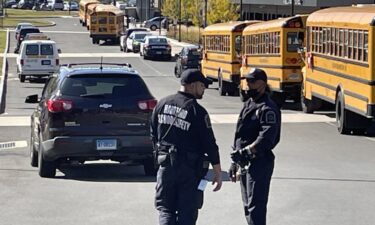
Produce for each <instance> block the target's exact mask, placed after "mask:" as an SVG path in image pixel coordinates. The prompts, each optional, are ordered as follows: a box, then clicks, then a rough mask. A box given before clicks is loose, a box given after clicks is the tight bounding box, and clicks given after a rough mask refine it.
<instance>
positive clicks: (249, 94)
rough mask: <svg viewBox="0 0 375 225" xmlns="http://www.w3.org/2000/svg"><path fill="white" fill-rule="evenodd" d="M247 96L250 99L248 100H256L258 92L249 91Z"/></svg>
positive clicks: (254, 90) (255, 90)
mask: <svg viewBox="0 0 375 225" xmlns="http://www.w3.org/2000/svg"><path fill="white" fill-rule="evenodd" d="M247 95H248V96H249V97H250V98H256V97H257V96H258V95H259V91H258V90H257V89H249V90H248V91H247Z"/></svg>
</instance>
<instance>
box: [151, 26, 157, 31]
mask: <svg viewBox="0 0 375 225" xmlns="http://www.w3.org/2000/svg"><path fill="white" fill-rule="evenodd" d="M157 28H158V27H157V26H156V25H152V26H151V27H150V30H152V31H155V30H156V29H157Z"/></svg>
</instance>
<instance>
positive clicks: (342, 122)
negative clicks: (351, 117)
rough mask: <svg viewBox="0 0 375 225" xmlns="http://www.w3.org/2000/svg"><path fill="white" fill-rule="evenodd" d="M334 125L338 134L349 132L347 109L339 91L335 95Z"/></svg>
mask: <svg viewBox="0 0 375 225" xmlns="http://www.w3.org/2000/svg"><path fill="white" fill-rule="evenodd" d="M335 108H336V126H337V130H338V132H339V133H340V134H349V132H350V129H349V127H348V114H349V112H348V110H347V109H345V102H344V95H343V94H342V92H341V91H339V92H338V93H337V95H336V104H335Z"/></svg>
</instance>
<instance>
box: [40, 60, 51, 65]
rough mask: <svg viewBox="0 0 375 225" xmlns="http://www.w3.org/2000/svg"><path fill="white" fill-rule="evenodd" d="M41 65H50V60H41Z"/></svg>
mask: <svg viewBox="0 0 375 225" xmlns="http://www.w3.org/2000/svg"><path fill="white" fill-rule="evenodd" d="M42 65H51V60H42Z"/></svg>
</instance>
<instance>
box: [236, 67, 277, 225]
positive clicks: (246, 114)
mask: <svg viewBox="0 0 375 225" xmlns="http://www.w3.org/2000/svg"><path fill="white" fill-rule="evenodd" d="M243 79H246V81H247V85H248V87H249V91H248V96H249V99H248V100H247V101H246V102H245V104H244V107H243V109H242V110H241V113H240V115H239V118H238V122H237V128H236V133H235V138H234V147H233V152H232V153H231V158H232V160H233V163H232V164H231V167H230V169H229V176H230V178H231V180H232V182H236V181H237V179H239V180H240V184H241V194H242V201H243V207H244V211H245V217H246V220H247V223H248V224H249V225H266V212H267V202H268V193H269V188H270V182H271V176H272V173H273V168H274V159H275V156H274V154H273V152H272V150H273V148H274V147H275V146H276V145H277V144H278V142H279V140H280V128H281V113H280V109H279V108H278V107H277V105H276V104H275V103H274V102H273V101H272V100H271V98H270V96H269V95H268V93H267V91H266V90H267V75H266V73H265V72H264V71H263V70H261V69H253V70H251V71H250V73H249V74H247V75H246V76H244V77H243Z"/></svg>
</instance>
